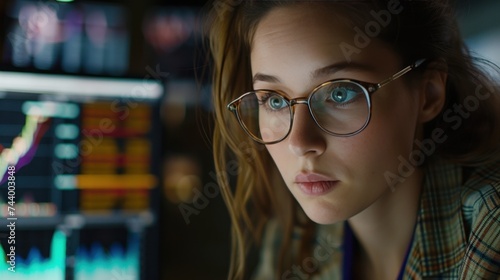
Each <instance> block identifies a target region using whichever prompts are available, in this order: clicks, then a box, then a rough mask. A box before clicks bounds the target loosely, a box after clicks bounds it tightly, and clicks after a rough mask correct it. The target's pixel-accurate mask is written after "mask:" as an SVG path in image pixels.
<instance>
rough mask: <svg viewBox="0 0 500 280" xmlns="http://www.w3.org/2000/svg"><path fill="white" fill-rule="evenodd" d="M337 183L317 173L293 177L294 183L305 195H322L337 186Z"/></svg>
mask: <svg viewBox="0 0 500 280" xmlns="http://www.w3.org/2000/svg"><path fill="white" fill-rule="evenodd" d="M338 182H339V181H338V180H335V179H333V178H330V177H328V176H325V175H321V174H317V173H300V174H299V175H297V176H296V177H295V183H296V184H297V185H298V187H299V189H300V190H301V191H302V192H303V193H304V194H306V195H312V196H318V195H324V194H326V193H328V192H330V191H331V190H333V188H334V187H335V186H336V185H337V183H338Z"/></svg>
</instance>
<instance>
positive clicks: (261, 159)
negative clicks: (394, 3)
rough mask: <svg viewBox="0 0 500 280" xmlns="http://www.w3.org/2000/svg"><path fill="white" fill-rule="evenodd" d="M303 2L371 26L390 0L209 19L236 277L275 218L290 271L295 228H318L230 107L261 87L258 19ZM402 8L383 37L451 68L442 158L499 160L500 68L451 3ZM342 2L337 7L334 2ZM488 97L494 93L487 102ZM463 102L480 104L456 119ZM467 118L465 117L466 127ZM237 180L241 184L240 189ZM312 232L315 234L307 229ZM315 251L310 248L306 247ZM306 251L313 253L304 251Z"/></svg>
mask: <svg viewBox="0 0 500 280" xmlns="http://www.w3.org/2000/svg"><path fill="white" fill-rule="evenodd" d="M298 2H301V3H304V2H308V4H311V5H313V4H315V5H326V6H327V8H329V9H343V12H345V13H343V14H347V15H349V20H350V22H351V24H352V25H354V26H365V24H366V23H367V22H368V21H369V20H370V19H372V14H371V13H370V12H372V13H373V11H381V10H383V9H387V4H388V2H389V1H381V0H371V1H271V0H266V1H262V0H261V1H255V0H252V1H241V0H240V1H235V0H215V1H214V2H211V3H210V8H211V11H210V12H209V13H208V15H207V17H206V19H207V21H206V25H205V27H206V35H207V39H208V44H209V45H208V47H209V51H210V54H211V56H210V60H211V61H210V62H211V63H210V64H211V67H212V68H211V71H212V73H213V85H212V86H213V100H214V105H215V131H214V137H213V148H214V156H215V165H216V169H217V171H218V174H228V173H229V174H231V172H228V169H232V171H233V173H234V174H231V175H235V176H233V177H231V178H229V176H219V185H220V188H221V193H222V194H223V198H224V200H225V202H226V205H227V208H228V210H229V214H230V217H231V222H232V259H231V269H230V272H229V279H241V278H243V277H244V275H245V266H246V263H245V258H246V256H247V253H248V251H249V248H250V246H251V245H252V244H254V241H256V242H257V243H258V242H259V237H260V236H261V234H262V229H263V227H264V226H265V225H266V223H267V222H268V221H269V220H270V219H276V220H277V221H278V222H279V223H280V225H281V230H282V232H283V236H282V243H281V251H280V254H279V262H278V265H277V266H278V267H277V273H280V272H283V271H284V270H285V269H286V268H287V267H288V268H289V267H290V266H291V265H292V264H293V263H294V262H297V260H298V259H299V257H300V256H292V254H291V248H290V243H291V235H292V230H293V229H294V227H297V226H301V227H303V228H305V229H307V230H309V231H311V230H313V229H314V227H313V226H312V222H310V221H309V220H307V219H303V218H301V217H303V213H301V209H300V207H298V204H297V202H296V201H295V200H294V199H293V197H292V196H291V194H290V193H289V192H288V191H287V189H286V187H285V185H284V183H283V182H282V180H281V179H280V176H279V173H278V171H277V169H276V166H275V165H274V164H273V161H272V159H271V157H270V156H269V154H268V153H267V151H266V149H265V147H264V146H262V145H260V144H256V143H254V142H253V141H252V140H250V138H249V137H248V136H247V135H246V134H245V133H244V132H243V130H242V129H241V128H240V127H239V125H238V123H237V121H236V120H234V118H233V116H231V115H230V112H229V111H228V110H227V109H226V105H227V104H228V103H229V102H230V101H232V100H233V99H235V98H237V97H238V96H240V95H241V94H243V93H245V92H246V91H249V90H251V89H252V82H251V68H250V47H251V42H252V36H253V33H254V31H255V28H256V26H257V24H258V22H259V20H260V19H261V18H262V17H263V16H264V15H265V14H266V13H268V12H269V11H270V10H271V9H273V8H275V7H278V6H283V5H291V4H297V3H298ZM400 2H401V5H402V7H403V11H402V12H401V13H399V14H397V15H393V18H392V20H391V21H390V23H389V24H388V26H386V27H384V28H383V30H382V31H381V32H380V34H379V35H378V36H377V37H376V38H377V39H379V40H383V41H385V42H386V43H388V44H389V45H390V46H391V47H392V48H393V49H394V50H395V51H396V52H397V53H399V55H400V56H401V57H402V58H403V62H404V63H405V64H409V63H411V62H413V61H415V60H417V59H420V58H427V60H428V61H431V62H438V63H432V64H431V63H427V64H426V65H427V67H431V65H434V66H432V67H439V68H438V70H439V71H446V72H447V74H448V79H447V92H446V104H445V107H444V108H443V110H442V112H441V114H440V115H438V116H437V117H436V118H435V119H434V120H432V121H431V122H429V123H427V124H426V126H425V133H426V135H425V136H426V137H428V136H429V133H431V131H432V130H433V129H436V128H441V129H443V130H444V131H445V133H446V135H448V139H447V140H446V142H445V143H443V144H442V145H440V146H439V147H437V150H436V154H438V155H439V156H441V157H444V158H447V159H449V160H451V161H453V162H456V163H459V164H463V165H479V164H484V163H485V162H487V161H491V160H497V159H498V147H499V142H500V140H499V139H500V136H499V129H498V128H499V124H500V114H499V110H498V109H499V107H500V106H499V92H498V91H499V90H498V87H495V86H494V85H495V84H494V82H493V80H492V79H491V78H489V76H488V75H486V74H485V73H484V72H483V70H481V69H482V68H481V66H491V68H492V69H494V70H496V69H497V68H495V66H494V65H492V64H489V63H487V62H486V63H484V62H485V61H481V60H478V59H475V58H473V56H472V55H471V54H470V53H469V50H468V49H467V47H466V46H465V44H464V42H463V39H462V38H461V35H460V33H459V30H458V26H457V23H456V20H455V14H454V9H453V7H452V5H451V4H450V3H449V1H446V0H433V1H400ZM330 4H333V5H330ZM486 97H487V98H486ZM456 106H462V108H463V107H464V106H465V107H468V108H473V109H474V110H472V109H471V112H469V113H470V114H469V115H468V116H467V117H465V116H461V118H460V120H458V119H455V122H453V121H452V118H454V117H457V116H456V115H455V114H457V112H456ZM459 121H460V123H458V122H459ZM231 186H233V187H231ZM308 236H312V235H311V234H308ZM304 244H310V240H303V245H304ZM301 247H302V248H307V247H308V246H301ZM301 251H302V253H303V254H304V253H307V250H301Z"/></svg>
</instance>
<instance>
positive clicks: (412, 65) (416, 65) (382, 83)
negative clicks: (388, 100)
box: [377, 58, 426, 89]
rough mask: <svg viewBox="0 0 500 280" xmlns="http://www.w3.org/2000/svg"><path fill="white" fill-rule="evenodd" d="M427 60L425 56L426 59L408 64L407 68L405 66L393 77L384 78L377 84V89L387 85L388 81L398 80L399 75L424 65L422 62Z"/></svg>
mask: <svg viewBox="0 0 500 280" xmlns="http://www.w3.org/2000/svg"><path fill="white" fill-rule="evenodd" d="M425 61H426V59H425V58H424V59H419V60H417V61H415V63H413V64H411V65H409V66H407V67H406V68H404V69H403V70H401V71H399V72H397V73H396V74H394V75H392V76H391V77H389V78H387V79H386V80H384V81H382V82H380V83H378V84H377V89H379V88H381V87H383V86H385V85H386V84H388V83H390V82H392V81H394V80H396V79H397V78H399V77H401V76H403V75H404V74H406V73H408V72H410V71H411V70H413V69H415V68H417V67H419V66H420V65H422V63H424V62H425Z"/></svg>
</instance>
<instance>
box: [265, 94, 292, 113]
mask: <svg viewBox="0 0 500 280" xmlns="http://www.w3.org/2000/svg"><path fill="white" fill-rule="evenodd" d="M267 103H268V105H269V107H270V108H271V109H273V110H280V109H283V108H285V107H286V106H287V105H288V104H287V103H286V101H285V99H283V98H282V97H281V96H278V95H275V96H271V97H269V99H268V101H267Z"/></svg>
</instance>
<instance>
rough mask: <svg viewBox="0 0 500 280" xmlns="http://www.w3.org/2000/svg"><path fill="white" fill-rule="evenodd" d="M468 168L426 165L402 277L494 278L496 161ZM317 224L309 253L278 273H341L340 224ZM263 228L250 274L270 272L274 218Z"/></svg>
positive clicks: (498, 263) (498, 234)
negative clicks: (257, 259) (255, 266)
mask: <svg viewBox="0 0 500 280" xmlns="http://www.w3.org/2000/svg"><path fill="white" fill-rule="evenodd" d="M468 171H469V170H467V169H465V168H462V167H461V166H458V165H454V164H450V163H447V162H445V161H443V160H438V159H435V160H433V161H431V162H429V164H428V165H427V167H426V172H425V174H426V175H425V181H424V186H423V190H422V194H421V200H420V209H419V212H418V218H417V224H416V227H415V233H414V238H413V242H412V244H411V247H410V251H409V255H408V260H407V263H406V266H405V268H404V274H403V279H500V162H496V163H493V164H490V165H487V166H482V167H479V168H477V169H475V170H473V172H470V174H467V173H468ZM465 177H467V178H465ZM317 229H318V230H317V233H316V238H315V243H316V244H315V246H313V254H312V255H311V257H309V258H306V259H304V260H303V261H302V262H301V263H300V264H301V265H300V266H299V267H297V266H295V267H291V268H290V269H289V270H287V271H285V273H284V274H283V275H282V277H281V279H289V280H292V279H293V280H295V279H297V280H298V279H314V280H323V279H324V280H326V279H328V280H331V279H342V260H343V255H344V252H343V246H342V240H343V235H344V224H343V223H337V224H334V225H328V226H321V225H318V227H317ZM265 234H266V235H265V238H264V244H263V250H262V253H261V254H262V255H261V259H260V264H259V265H258V269H257V271H256V274H255V277H254V278H255V279H273V278H274V269H273V266H275V264H276V259H275V257H274V256H275V254H274V252H276V251H277V246H278V244H279V240H280V237H279V234H278V226H277V225H276V223H275V222H271V223H270V224H269V226H268V228H267V229H266V233H265ZM294 239H295V241H294V242H296V243H298V240H299V239H300V232H299V231H297V232H296V233H295V236H294Z"/></svg>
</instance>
